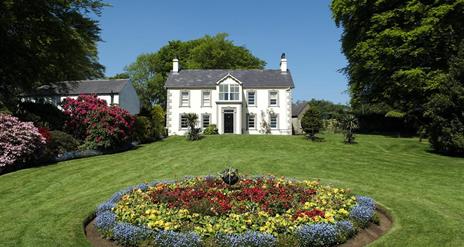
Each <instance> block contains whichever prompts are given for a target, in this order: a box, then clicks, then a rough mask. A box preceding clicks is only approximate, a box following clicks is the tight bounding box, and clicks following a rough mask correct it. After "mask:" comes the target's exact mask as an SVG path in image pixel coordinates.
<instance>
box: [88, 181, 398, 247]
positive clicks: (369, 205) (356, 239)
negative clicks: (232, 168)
mask: <svg viewBox="0 0 464 247" xmlns="http://www.w3.org/2000/svg"><path fill="white" fill-rule="evenodd" d="M259 177H261V176H257V177H255V178H259ZM186 178H189V177H186ZM190 178H191V177H190ZM176 182H178V180H165V181H153V182H151V183H144V184H139V185H136V186H130V187H128V188H126V189H124V190H121V191H119V192H116V193H115V194H113V196H112V197H111V198H110V199H109V200H108V201H106V202H104V203H102V204H100V205H99V206H98V207H97V209H96V211H95V212H94V213H93V214H91V215H90V216H89V217H87V218H86V220H85V221H84V225H83V228H84V232H85V234H86V237H87V239H88V240H89V241H90V242H91V243H92V245H94V246H120V245H118V243H120V244H124V243H131V242H132V241H134V238H135V239H136V240H143V239H144V237H146V236H152V237H153V235H150V234H155V236H156V238H157V239H163V241H164V240H167V243H168V245H166V246H170V245H169V244H170V243H171V244H172V243H176V246H179V243H180V242H178V241H181V242H182V243H184V244H185V246H201V244H202V241H201V237H199V235H197V234H196V233H194V232H174V231H164V230H160V231H157V232H156V231H154V230H151V229H147V228H143V227H140V226H135V225H131V224H129V223H124V222H118V221H116V215H115V213H113V212H112V211H111V210H109V209H111V208H113V207H114V206H115V205H116V204H117V203H118V202H119V200H120V199H121V198H122V197H123V196H124V195H126V194H128V193H131V192H132V191H133V190H136V189H140V190H142V191H146V190H147V189H148V188H149V187H152V186H154V185H156V184H158V183H176ZM360 210H361V211H364V210H372V211H373V213H372V216H371V217H369V218H368V219H366V221H365V226H364V227H362V229H360V230H359V231H357V232H355V234H354V235H351V236H350V237H349V238H348V239H347V241H346V242H344V243H342V244H341V246H350V247H352V246H364V245H366V244H368V243H370V242H372V241H374V240H376V239H377V238H379V237H380V236H382V235H383V234H385V233H386V232H387V231H388V230H389V229H390V228H391V227H392V225H393V218H392V216H391V214H390V213H388V211H387V210H386V209H385V208H384V207H381V206H380V205H378V204H377V203H375V201H374V200H372V199H371V198H369V197H364V196H357V203H356V205H355V206H354V207H353V208H352V209H351V211H350V217H353V216H352V215H354V214H356V211H360ZM375 213H377V215H378V217H379V222H378V224H374V223H372V221H371V220H372V217H373V216H374V214H375ZM108 217H109V218H112V219H111V220H110V221H113V223H112V224H111V225H110V226H108V227H109V228H108V229H111V230H112V231H113V239H112V240H109V239H106V238H103V237H102V235H101V234H100V231H101V230H102V229H104V227H105V224H106V223H105V222H106V221H108V220H107V219H108ZM105 218H106V219H105ZM102 219H103V220H102ZM356 220H357V222H358V223H359V222H362V220H363V219H362V218H357V219H356ZM102 222H103V223H102ZM339 222H340V223H343V222H344V221H339ZM348 223H349V225H350V227H351V228H352V229H351V230H348V231H353V229H354V228H353V226H352V224H351V222H349V221H348ZM96 225H99V226H98V227H97V226H96ZM102 225H103V227H102ZM304 227H306V229H302V228H304ZM304 227H300V229H299V230H298V231H297V232H295V234H302V235H304V236H310V235H311V233H313V234H314V231H316V232H317V231H318V230H319V229H316V228H331V229H325V230H333V231H339V230H340V229H339V228H338V226H337V227H336V226H335V225H334V224H329V223H316V224H311V225H304ZM97 228H98V229H99V230H97ZM129 228H130V229H129ZM132 228H133V229H132ZM332 228H333V229H332ZM325 230H324V231H325ZM118 231H121V234H119V235H120V236H119V235H118ZM304 231H306V233H305V232H304ZM129 232H130V233H129ZM308 234H309V235H308ZM316 234H317V233H316ZM248 235H250V236H248ZM267 235H269V234H266V233H261V232H254V231H249V232H245V233H242V234H225V235H224V236H225V237H226V238H225V240H228V239H234V240H233V241H234V242H240V241H242V242H243V241H247V240H246V239H247V238H250V239H260V241H262V242H263V243H264V242H266V241H268V242H269V239H268V238H269V236H270V237H272V238H274V241H270V243H271V242H272V243H273V244H271V245H269V246H275V244H277V242H276V241H275V240H276V238H275V237H273V236H272V235H269V236H267ZM89 236H90V237H89ZM96 236H97V237H96ZM235 238H237V239H238V240H239V241H237V239H235ZM301 239H304V238H303V237H301ZM309 240H310V241H311V239H309ZM176 241H177V242H176ZM245 243H246V242H245ZM308 243H309V242H308ZM334 243H335V242H334ZM180 245H181V246H184V245H182V244H180ZM230 245H231V246H235V245H233V244H230ZM163 246H164V245H163Z"/></svg>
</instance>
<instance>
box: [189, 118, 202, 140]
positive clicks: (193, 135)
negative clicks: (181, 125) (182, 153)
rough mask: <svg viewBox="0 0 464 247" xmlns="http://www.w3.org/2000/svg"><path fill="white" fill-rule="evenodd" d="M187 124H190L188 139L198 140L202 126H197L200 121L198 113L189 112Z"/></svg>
mask: <svg viewBox="0 0 464 247" xmlns="http://www.w3.org/2000/svg"><path fill="white" fill-rule="evenodd" d="M186 117H187V125H188V132H187V140H189V141H196V140H199V139H200V137H201V135H200V128H196V125H197V122H198V115H197V114H195V113H187V116H186Z"/></svg>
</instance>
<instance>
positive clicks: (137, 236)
mask: <svg viewBox="0 0 464 247" xmlns="http://www.w3.org/2000/svg"><path fill="white" fill-rule="evenodd" d="M154 233H155V232H154V231H153V230H150V229H146V228H142V227H138V226H134V225H131V224H128V223H117V224H116V225H115V226H114V228H113V239H114V240H115V241H117V242H118V243H120V244H122V245H125V246H136V245H138V244H139V243H140V242H142V241H144V240H146V239H148V238H150V236H152V235H154Z"/></svg>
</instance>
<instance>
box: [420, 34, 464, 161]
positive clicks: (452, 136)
mask: <svg viewBox="0 0 464 247" xmlns="http://www.w3.org/2000/svg"><path fill="white" fill-rule="evenodd" d="M450 67H451V69H450V72H449V75H448V78H447V82H446V83H444V84H441V85H440V86H439V87H438V90H437V91H436V92H435V93H434V95H433V96H432V97H431V98H430V100H429V102H428V103H427V104H426V109H427V110H426V112H425V114H424V115H425V117H427V119H428V120H429V124H428V125H427V126H426V130H427V134H428V135H429V141H430V143H431V144H432V147H433V149H434V150H436V151H438V152H441V153H445V154H450V155H464V41H463V42H462V44H461V49H460V52H459V53H458V54H457V56H456V57H454V58H453V59H452V60H451V64H450Z"/></svg>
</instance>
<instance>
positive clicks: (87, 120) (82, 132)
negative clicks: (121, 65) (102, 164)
mask: <svg viewBox="0 0 464 247" xmlns="http://www.w3.org/2000/svg"><path fill="white" fill-rule="evenodd" d="M63 109H64V113H65V114H66V115H68V116H69V120H68V121H66V123H65V129H66V130H67V131H68V132H69V133H71V134H72V135H73V136H74V137H76V138H78V139H81V140H85V144H84V145H85V146H86V147H87V148H90V149H109V148H114V147H118V146H120V145H122V144H125V143H127V142H128V141H129V140H130V138H131V135H132V132H133V126H134V122H135V118H134V117H133V116H131V115H130V114H129V112H127V111H126V110H124V109H121V108H119V107H118V106H108V105H107V104H106V102H105V101H104V100H101V99H99V98H97V96H96V95H81V96H79V97H78V98H77V99H72V98H67V99H65V101H64V102H63Z"/></svg>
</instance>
